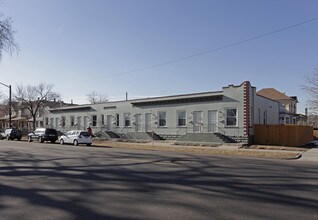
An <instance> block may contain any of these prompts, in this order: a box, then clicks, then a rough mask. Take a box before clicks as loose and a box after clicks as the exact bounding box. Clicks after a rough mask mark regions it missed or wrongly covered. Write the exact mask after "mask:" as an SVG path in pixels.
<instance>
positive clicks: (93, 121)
mask: <svg viewBox="0 0 318 220" xmlns="http://www.w3.org/2000/svg"><path fill="white" fill-rule="evenodd" d="M92 126H97V115H93V116H92Z"/></svg>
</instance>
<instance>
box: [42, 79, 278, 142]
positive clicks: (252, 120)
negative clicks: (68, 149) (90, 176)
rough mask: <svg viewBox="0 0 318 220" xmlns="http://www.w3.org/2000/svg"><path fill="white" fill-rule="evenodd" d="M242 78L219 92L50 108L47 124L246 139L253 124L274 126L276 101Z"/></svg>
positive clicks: (73, 127)
mask: <svg viewBox="0 0 318 220" xmlns="http://www.w3.org/2000/svg"><path fill="white" fill-rule="evenodd" d="M255 91H256V88H255V87H252V86H251V85H250V83H249V82H248V81H247V82H244V83H242V84H241V85H238V86H233V85H230V86H226V87H223V88H222V90H221V91H215V92H204V93H195V94H186V95H174V96H165V97H156V98H146V99H135V100H125V101H117V102H108V103H103V104H92V105H79V106H72V107H64V108H57V109H52V110H51V111H50V113H48V114H47V115H45V118H46V119H45V120H44V121H45V122H46V124H45V126H48V127H54V128H56V129H58V130H61V131H67V130H71V129H86V128H87V127H88V126H91V127H92V128H93V131H99V130H102V131H113V132H116V133H119V134H122V133H127V132H154V133H156V134H158V135H160V136H162V137H163V138H172V139H173V138H176V137H177V136H180V135H183V134H186V133H221V134H223V135H225V136H229V137H234V138H235V139H238V140H245V141H247V140H248V139H249V138H250V137H251V136H252V135H253V125H254V124H264V123H266V124H278V121H279V105H278V103H277V102H276V101H273V100H270V99H266V98H264V97H260V96H258V95H256V92H255Z"/></svg>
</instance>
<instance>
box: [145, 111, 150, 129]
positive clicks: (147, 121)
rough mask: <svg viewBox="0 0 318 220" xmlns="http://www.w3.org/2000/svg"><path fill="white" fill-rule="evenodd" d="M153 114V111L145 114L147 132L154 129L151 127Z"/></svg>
mask: <svg viewBox="0 0 318 220" xmlns="http://www.w3.org/2000/svg"><path fill="white" fill-rule="evenodd" d="M151 116H152V114H151V113H146V116H145V126H146V132H151V131H152V129H151Z"/></svg>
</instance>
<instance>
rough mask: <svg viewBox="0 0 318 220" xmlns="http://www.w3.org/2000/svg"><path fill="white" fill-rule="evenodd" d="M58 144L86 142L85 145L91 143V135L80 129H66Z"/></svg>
mask: <svg viewBox="0 0 318 220" xmlns="http://www.w3.org/2000/svg"><path fill="white" fill-rule="evenodd" d="M59 140H60V144H62V145H63V144H74V145H75V146H77V145H79V144H86V145H87V146H91V145H92V137H91V136H90V135H89V133H88V132H86V131H82V130H73V131H68V132H66V133H65V134H63V135H62V136H61V137H60V139H59Z"/></svg>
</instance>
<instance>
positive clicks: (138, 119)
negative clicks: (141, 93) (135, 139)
mask: <svg viewBox="0 0 318 220" xmlns="http://www.w3.org/2000/svg"><path fill="white" fill-rule="evenodd" d="M135 123H136V124H135V131H136V132H139V131H141V114H136V115H135Z"/></svg>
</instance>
